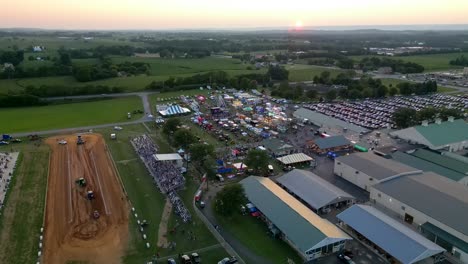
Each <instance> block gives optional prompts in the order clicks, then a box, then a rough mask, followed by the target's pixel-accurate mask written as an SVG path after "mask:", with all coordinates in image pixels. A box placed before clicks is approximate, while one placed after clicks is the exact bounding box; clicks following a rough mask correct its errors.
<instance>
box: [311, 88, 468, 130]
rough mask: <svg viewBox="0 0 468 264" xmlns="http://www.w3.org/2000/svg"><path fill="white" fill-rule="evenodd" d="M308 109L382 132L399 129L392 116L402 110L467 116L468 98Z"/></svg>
mask: <svg viewBox="0 0 468 264" xmlns="http://www.w3.org/2000/svg"><path fill="white" fill-rule="evenodd" d="M304 107H305V108H308V109H310V110H313V111H317V112H319V113H322V114H325V115H327V116H331V117H334V118H337V119H341V120H343V121H346V122H349V123H352V124H355V125H358V126H361V127H364V128H368V129H381V128H389V127H394V126H395V125H394V123H393V121H392V116H393V113H394V112H395V111H396V110H397V109H399V108H412V109H414V110H417V111H419V110H421V109H424V108H428V107H434V108H442V107H445V108H455V109H458V110H461V111H462V112H463V111H464V110H465V109H467V108H468V98H467V97H466V96H452V95H446V94H432V95H428V96H407V97H392V98H389V99H372V100H361V101H354V102H338V103H318V104H312V105H305V106H304Z"/></svg>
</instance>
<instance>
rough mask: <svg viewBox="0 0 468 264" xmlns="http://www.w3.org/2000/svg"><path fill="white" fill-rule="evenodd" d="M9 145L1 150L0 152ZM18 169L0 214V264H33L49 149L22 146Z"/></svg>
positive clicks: (40, 218) (36, 247) (7, 148)
mask: <svg viewBox="0 0 468 264" xmlns="http://www.w3.org/2000/svg"><path fill="white" fill-rule="evenodd" d="M11 147H12V146H2V147H0V152H5V151H6V152H9V151H11ZM14 149H15V151H18V150H20V151H21V154H20V158H19V159H18V163H17V168H16V171H15V172H14V177H13V179H12V183H11V185H10V190H9V192H8V198H7V201H6V205H5V207H4V208H3V212H2V214H1V215H0V263H1V264H22V263H36V261H37V251H38V250H39V246H38V243H39V234H40V228H41V226H42V224H43V215H44V201H45V193H46V185H47V172H48V163H49V148H48V147H47V146H45V145H41V146H35V145H33V144H32V143H21V144H19V145H15V146H14Z"/></svg>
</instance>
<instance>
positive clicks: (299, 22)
mask: <svg viewBox="0 0 468 264" xmlns="http://www.w3.org/2000/svg"><path fill="white" fill-rule="evenodd" d="M296 27H297V28H301V27H302V21H300V20H296Z"/></svg>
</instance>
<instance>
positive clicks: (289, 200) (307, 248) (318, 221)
mask: <svg viewBox="0 0 468 264" xmlns="http://www.w3.org/2000/svg"><path fill="white" fill-rule="evenodd" d="M241 184H242V185H243V186H244V189H245V193H246V195H247V198H248V199H249V200H250V202H252V203H253V204H254V205H255V206H256V207H257V208H258V209H259V210H260V211H261V213H262V214H263V216H262V217H263V219H264V220H265V221H266V222H267V224H268V226H269V228H270V229H271V230H273V229H276V230H279V231H280V232H281V238H282V239H283V240H284V241H286V242H287V243H288V244H290V245H291V247H293V248H294V249H295V250H296V251H297V252H298V253H299V254H300V255H301V256H302V257H303V258H304V259H306V260H312V259H317V258H320V257H322V256H324V255H327V254H329V253H333V252H339V251H341V250H342V249H343V248H344V245H345V242H346V241H347V240H350V239H351V238H350V237H349V236H348V235H347V234H346V233H344V232H343V231H341V230H340V229H339V228H338V227H336V226H335V225H334V224H332V223H330V222H329V221H328V220H326V219H323V218H321V217H320V216H318V215H316V214H315V213H314V212H312V211H311V210H310V209H309V208H307V207H306V206H305V205H303V204H302V203H301V202H299V201H298V200H296V199H295V198H294V197H293V196H292V195H290V194H289V193H287V192H286V191H285V190H283V189H282V188H281V187H280V186H278V185H277V184H275V183H274V182H273V181H272V180H270V179H268V178H263V177H255V176H250V177H248V178H246V179H244V180H242V181H241Z"/></svg>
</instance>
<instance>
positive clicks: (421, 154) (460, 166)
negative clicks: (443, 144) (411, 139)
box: [411, 149, 468, 176]
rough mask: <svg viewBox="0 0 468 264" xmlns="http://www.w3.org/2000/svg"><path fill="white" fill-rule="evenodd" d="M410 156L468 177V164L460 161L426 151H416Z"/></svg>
mask: <svg viewBox="0 0 468 264" xmlns="http://www.w3.org/2000/svg"><path fill="white" fill-rule="evenodd" d="M411 155H413V156H415V157H418V158H420V159H423V160H427V161H430V162H432V163H435V164H437V165H440V166H442V167H446V168H448V169H451V170H454V171H457V172H459V173H463V174H465V175H467V176H468V164H467V163H464V162H462V161H459V160H456V159H453V158H450V157H449V156H447V155H442V154H441V153H438V152H435V151H430V150H427V149H418V150H416V151H414V152H413V153H411Z"/></svg>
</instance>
